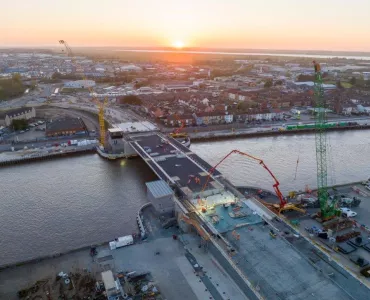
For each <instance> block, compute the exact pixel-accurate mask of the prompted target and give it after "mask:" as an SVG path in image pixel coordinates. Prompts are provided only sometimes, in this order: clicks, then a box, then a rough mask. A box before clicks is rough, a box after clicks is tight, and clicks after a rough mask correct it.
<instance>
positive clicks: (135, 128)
mask: <svg viewBox="0 0 370 300" xmlns="http://www.w3.org/2000/svg"><path fill="white" fill-rule="evenodd" d="M114 127H115V128H119V129H121V131H123V132H125V133H132V132H146V131H154V130H157V126H155V125H154V124H153V123H151V122H148V121H143V122H125V123H120V124H115V125H114Z"/></svg>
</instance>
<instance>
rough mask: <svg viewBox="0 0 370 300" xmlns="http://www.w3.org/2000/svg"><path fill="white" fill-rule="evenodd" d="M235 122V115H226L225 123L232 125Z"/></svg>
mask: <svg viewBox="0 0 370 300" xmlns="http://www.w3.org/2000/svg"><path fill="white" fill-rule="evenodd" d="M233 121H234V115H233V114H227V112H226V115H225V122H226V123H232V122H233Z"/></svg>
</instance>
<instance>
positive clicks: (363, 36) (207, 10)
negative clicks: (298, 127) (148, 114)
mask: <svg viewBox="0 0 370 300" xmlns="http://www.w3.org/2000/svg"><path fill="white" fill-rule="evenodd" d="M0 12H1V13H0V15H1V17H0V47H1V46H2V47H4V46H5V47H7V46H57V45H58V43H57V42H58V40H59V39H65V40H67V41H68V42H69V43H70V44H73V45H74V46H121V47H168V46H174V45H177V46H185V47H211V48H250V49H252V48H255V49H302V50H304V49H306V50H345V51H370V18H369V16H368V15H369V12H370V1H369V0H352V1H348V0H346V1H344V0H335V1H334V0H324V1H323V0H320V1H319V0H311V1H303V0H279V1H277V0H259V1H249V0H197V1H195V0H194V1H193V0H186V1H185V0H182V1H178V0H156V1H155V0H131V1H127V0H105V1H101V0H89V1H87V0H63V1H61V0H32V1H31V0H14V1H9V0H0Z"/></svg>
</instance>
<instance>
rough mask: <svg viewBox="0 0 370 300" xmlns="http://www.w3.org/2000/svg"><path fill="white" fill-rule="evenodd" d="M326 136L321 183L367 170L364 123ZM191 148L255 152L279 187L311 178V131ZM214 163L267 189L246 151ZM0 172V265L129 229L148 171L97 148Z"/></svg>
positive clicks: (368, 139)
mask: <svg viewBox="0 0 370 300" xmlns="http://www.w3.org/2000/svg"><path fill="white" fill-rule="evenodd" d="M328 141H329V144H330V147H329V151H328V153H329V154H330V155H329V160H328V164H329V168H328V169H329V184H330V183H334V182H335V183H337V184H339V183H347V182H352V181H357V180H362V179H365V178H368V177H369V176H370V132H369V131H346V132H335V133H334V132H332V133H329V134H328ZM191 149H192V151H194V152H195V153H197V154H199V155H200V156H201V157H202V158H204V159H205V160H206V161H208V162H209V163H210V164H211V165H214V164H216V163H217V162H218V161H219V160H220V159H221V158H222V157H223V156H225V155H226V154H227V153H228V152H230V151H231V150H233V149H239V150H241V151H245V152H247V153H249V154H252V155H255V156H257V157H260V158H263V159H264V161H265V163H266V164H267V165H268V167H269V168H270V169H271V170H272V172H273V173H274V174H275V175H276V177H277V178H278V179H279V181H280V184H281V190H282V191H283V192H285V193H286V192H288V191H290V190H294V189H304V188H305V185H306V184H307V185H309V186H310V187H311V188H313V187H314V186H315V183H316V162H315V137H314V135H287V136H280V137H263V138H253V139H239V140H233V141H232V140H227V141H219V142H204V143H199V144H193V145H192V146H191ZM298 157H299V163H298V166H297V159H298ZM296 168H297V172H296ZM219 170H220V171H221V172H222V173H224V175H225V176H226V177H227V178H229V179H230V180H231V181H232V182H233V183H234V184H236V185H253V186H260V187H264V188H267V189H272V180H271V177H269V176H268V173H267V171H266V170H264V169H263V168H262V167H261V166H259V165H258V164H256V163H255V162H252V161H251V160H250V159H246V158H244V157H241V156H237V155H235V154H234V155H233V156H232V157H231V158H229V159H227V160H226V161H225V162H224V163H223V164H221V165H220V167H219ZM334 173H335V176H333V174H334ZM0 174H1V179H0V191H1V195H0V265H2V264H7V263H11V262H15V261H20V260H27V259H31V258H34V257H37V256H43V255H48V254H50V253H59V252H63V251H66V250H70V249H74V248H78V247H81V246H86V245H90V244H94V243H99V242H103V241H107V240H111V239H113V238H115V237H117V236H122V235H126V234H131V233H132V232H133V231H136V230H137V225H136V221H135V215H136V212H137V210H138V209H139V207H140V206H141V205H142V204H144V203H146V202H147V200H146V192H145V182H146V181H151V180H155V179H156V177H155V175H154V174H153V173H152V172H151V170H150V169H149V168H148V167H147V166H146V164H145V163H144V162H143V161H142V160H141V159H139V158H138V159H131V160H121V161H114V162H111V161H106V160H103V159H101V158H100V157H98V156H97V155H86V156H80V157H73V158H64V159H57V160H52V161H46V162H40V163H32V164H29V165H18V166H12V167H6V168H1V169H0Z"/></svg>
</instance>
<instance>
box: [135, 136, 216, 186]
mask: <svg viewBox="0 0 370 300" xmlns="http://www.w3.org/2000/svg"><path fill="white" fill-rule="evenodd" d="M131 146H132V147H133V148H134V149H135V151H136V152H137V153H138V154H139V155H140V156H141V157H142V158H143V159H144V160H145V162H146V163H147V164H148V165H149V167H150V168H151V169H152V170H153V171H154V172H155V173H156V174H157V175H158V176H159V177H160V178H162V179H163V180H166V181H171V182H172V183H176V184H177V185H179V186H180V187H181V188H183V187H187V188H189V189H190V190H191V191H192V192H194V193H198V192H200V191H201V190H202V189H203V186H204V184H205V183H206V181H207V177H208V170H209V169H210V166H209V165H208V164H207V163H206V162H205V161H204V160H202V159H201V158H200V157H198V156H197V155H196V154H194V153H192V152H191V151H190V149H188V148H186V147H184V146H183V145H181V144H180V143H178V142H177V141H176V140H174V139H172V138H167V137H164V136H162V135H159V134H156V133H153V134H151V135H141V136H132V137H131ZM185 151H186V152H185ZM214 175H220V173H219V172H218V171H216V172H215V173H214ZM195 177H197V178H199V182H196V180H195ZM213 182H214V179H213V178H211V180H210V182H209V184H208V185H207V187H206V190H207V189H213V188H214V187H213V185H212V183H213Z"/></svg>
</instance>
